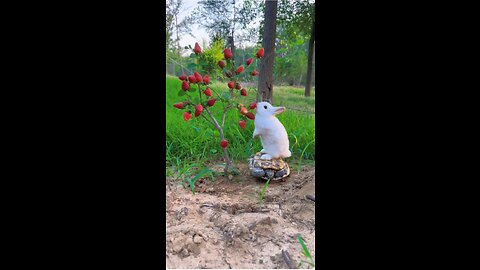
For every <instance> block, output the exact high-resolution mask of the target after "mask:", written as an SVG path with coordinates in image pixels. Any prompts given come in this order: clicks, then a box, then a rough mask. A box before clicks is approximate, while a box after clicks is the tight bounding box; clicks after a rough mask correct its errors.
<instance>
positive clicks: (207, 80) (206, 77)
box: [203, 75, 210, 84]
mask: <svg viewBox="0 0 480 270" xmlns="http://www.w3.org/2000/svg"><path fill="white" fill-rule="evenodd" d="M203 82H204V83H205V84H209V83H210V78H209V77H208V75H205V77H203Z"/></svg>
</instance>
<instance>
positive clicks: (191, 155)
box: [165, 76, 315, 176]
mask: <svg viewBox="0 0 480 270" xmlns="http://www.w3.org/2000/svg"><path fill="white" fill-rule="evenodd" d="M210 88H211V89H212V90H215V91H217V92H218V93H220V92H221V91H222V90H223V89H226V88H227V86H226V83H221V82H213V83H212V84H211V86H210ZM180 89H181V81H180V80H179V79H178V78H177V77H172V76H167V84H166V93H165V97H166V100H165V104H166V108H165V110H166V116H167V118H166V150H167V156H166V167H167V175H177V176H178V172H179V171H180V172H181V171H182V170H184V167H186V166H188V165H189V164H192V163H197V164H205V163H207V162H212V161H219V160H220V159H221V158H222V156H223V155H222V153H223V151H222V148H221V147H220V142H219V137H218V132H217V131H216V130H215V129H214V128H213V127H211V125H210V124H209V123H207V122H206V121H205V119H203V118H202V117H198V118H195V117H192V119H191V120H190V121H188V122H185V121H184V120H183V110H179V109H176V108H174V107H173V104H174V103H177V102H181V101H184V97H179V96H178V95H177V93H178V91H179V90H180ZM247 90H248V91H249V96H247V97H243V96H240V95H238V96H239V97H240V98H239V99H238V100H239V102H241V103H243V104H244V105H246V106H248V105H249V104H250V103H251V102H254V101H255V92H254V88H247ZM273 91H274V92H273V99H274V106H285V107H286V108H287V110H286V111H285V112H284V113H282V114H279V115H278V116H277V117H278V119H279V120H280V121H281V122H282V124H283V125H284V126H285V129H286V130H287V133H288V135H289V140H290V150H291V151H292V157H290V158H289V159H287V161H288V162H289V163H291V162H292V163H300V164H306V163H308V161H311V160H314V159H315V114H313V113H306V112H301V111H297V110H293V109H292V110H289V107H290V108H296V109H301V110H305V111H312V112H313V111H314V110H315V108H314V106H315V91H314V89H312V96H311V97H309V98H306V97H304V96H303V88H294V87H285V86H282V87H275V88H274V90H273ZM213 96H215V94H213ZM222 109H223V106H222V104H221V102H220V101H217V103H215V105H214V106H213V107H211V111H212V113H213V115H214V116H216V117H217V120H218V121H220V116H221V113H222ZM204 113H206V112H204ZM239 119H240V118H239V113H238V111H237V110H231V111H230V112H229V113H228V114H227V117H226V120H225V127H224V132H225V137H226V139H227V140H228V142H229V146H228V149H229V154H230V158H232V160H233V161H234V162H245V161H246V160H247V159H248V158H249V157H250V156H251V155H252V154H254V153H256V152H258V151H260V150H261V149H262V146H261V143H260V140H258V139H256V140H253V139H252V134H253V130H254V124H253V121H252V120H248V121H247V126H246V127H245V129H243V130H242V129H241V128H240V127H239V125H238V120H239ZM291 167H292V166H291Z"/></svg>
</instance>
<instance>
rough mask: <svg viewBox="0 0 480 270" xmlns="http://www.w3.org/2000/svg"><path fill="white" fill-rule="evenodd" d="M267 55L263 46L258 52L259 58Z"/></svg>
mask: <svg viewBox="0 0 480 270" xmlns="http://www.w3.org/2000/svg"><path fill="white" fill-rule="evenodd" d="M264 55H265V50H264V49H263V48H260V50H258V52H257V58H262V57H263V56H264Z"/></svg>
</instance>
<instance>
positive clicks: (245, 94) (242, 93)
mask: <svg viewBox="0 0 480 270" xmlns="http://www.w3.org/2000/svg"><path fill="white" fill-rule="evenodd" d="M240 95H242V96H248V94H247V90H245V88H243V89H242V90H241V91H240Z"/></svg>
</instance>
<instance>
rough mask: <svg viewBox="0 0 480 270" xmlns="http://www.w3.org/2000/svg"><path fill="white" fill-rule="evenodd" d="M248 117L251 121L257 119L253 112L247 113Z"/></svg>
mask: <svg viewBox="0 0 480 270" xmlns="http://www.w3.org/2000/svg"><path fill="white" fill-rule="evenodd" d="M247 117H248V118H249V119H252V120H254V119H255V115H254V114H253V113H252V112H248V113H247Z"/></svg>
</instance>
